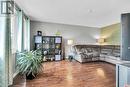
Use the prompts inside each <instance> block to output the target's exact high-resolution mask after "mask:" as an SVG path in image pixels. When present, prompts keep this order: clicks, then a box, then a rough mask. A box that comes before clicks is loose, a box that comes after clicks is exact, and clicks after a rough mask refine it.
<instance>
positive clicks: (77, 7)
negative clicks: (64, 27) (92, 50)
mask: <svg viewBox="0 0 130 87" xmlns="http://www.w3.org/2000/svg"><path fill="white" fill-rule="evenodd" d="M16 3H17V4H18V5H19V6H20V7H21V8H22V9H23V10H24V11H25V13H26V14H27V15H29V16H30V18H31V19H32V20H36V21H43V22H54V23H63V24H71V25H82V26H89V27H104V26H107V25H110V24H114V23H118V22H120V14H121V13H126V12H127V13H128V12H130V0H16Z"/></svg>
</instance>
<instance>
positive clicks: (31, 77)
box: [26, 73, 35, 80]
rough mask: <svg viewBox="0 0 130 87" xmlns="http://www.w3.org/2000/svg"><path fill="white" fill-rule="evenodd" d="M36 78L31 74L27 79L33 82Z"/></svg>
mask: <svg viewBox="0 0 130 87" xmlns="http://www.w3.org/2000/svg"><path fill="white" fill-rule="evenodd" d="M34 78H35V76H33V75H32V73H30V74H29V75H26V79H28V80H33V79H34Z"/></svg>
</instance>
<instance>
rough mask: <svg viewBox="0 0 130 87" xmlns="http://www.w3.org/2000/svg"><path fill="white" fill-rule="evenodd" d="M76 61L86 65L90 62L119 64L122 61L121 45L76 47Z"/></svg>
mask: <svg viewBox="0 0 130 87" xmlns="http://www.w3.org/2000/svg"><path fill="white" fill-rule="evenodd" d="M73 48H74V59H75V60H77V61H79V62H81V63H84V62H90V61H106V62H109V63H113V64H117V63H120V62H122V60H120V46H119V45H75V46H73Z"/></svg>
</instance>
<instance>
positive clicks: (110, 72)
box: [13, 61, 116, 87]
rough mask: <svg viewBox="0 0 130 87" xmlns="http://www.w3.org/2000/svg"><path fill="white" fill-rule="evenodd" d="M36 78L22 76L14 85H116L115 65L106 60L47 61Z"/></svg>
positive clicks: (45, 86) (42, 86)
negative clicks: (87, 61)
mask: <svg viewBox="0 0 130 87" xmlns="http://www.w3.org/2000/svg"><path fill="white" fill-rule="evenodd" d="M43 66H44V72H43V73H41V74H39V75H38V76H37V77H36V78H35V79H34V80H27V81H26V80H25V79H24V78H21V77H20V81H19V80H17V81H16V82H15V84H14V86H13V87H116V81H115V66H114V65H111V64H108V63H105V62H92V63H84V64H80V63H78V62H76V61H73V62H69V61H61V62H46V63H44V64H43Z"/></svg>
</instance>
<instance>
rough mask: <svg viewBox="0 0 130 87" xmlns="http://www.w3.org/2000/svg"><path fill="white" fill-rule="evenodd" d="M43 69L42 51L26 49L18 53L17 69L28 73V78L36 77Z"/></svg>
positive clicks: (24, 73)
mask: <svg viewBox="0 0 130 87" xmlns="http://www.w3.org/2000/svg"><path fill="white" fill-rule="evenodd" d="M42 69H43V66H42V57H41V52H40V51H38V50H36V51H24V52H20V53H18V55H17V70H18V71H19V72H20V73H21V74H23V75H26V79H30V80H31V79H34V78H35V77H36V75H38V74H39V73H40V72H41V71H42Z"/></svg>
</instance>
